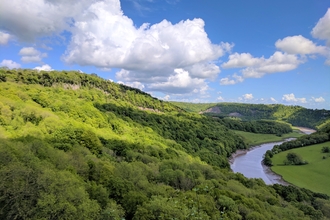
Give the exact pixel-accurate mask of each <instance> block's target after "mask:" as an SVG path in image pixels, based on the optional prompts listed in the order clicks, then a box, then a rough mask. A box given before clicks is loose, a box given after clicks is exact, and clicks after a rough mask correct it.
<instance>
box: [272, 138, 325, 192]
mask: <svg viewBox="0 0 330 220" xmlns="http://www.w3.org/2000/svg"><path fill="white" fill-rule="evenodd" d="M326 146H329V147H330V142H326V143H322V144H315V145H311V146H307V147H302V148H296V149H292V150H288V151H284V152H281V153H279V154H276V155H274V157H273V158H272V161H273V164H274V166H272V167H271V169H272V170H273V171H274V172H275V173H277V174H279V175H281V176H282V177H283V179H284V180H285V181H287V182H289V183H292V184H294V185H296V186H298V187H302V188H306V189H310V190H312V191H315V192H321V193H326V194H328V195H330V183H329V182H330V172H329V168H330V154H329V153H328V154H325V153H322V152H321V149H322V147H326ZM289 152H294V153H296V154H298V155H300V156H301V157H302V158H303V160H306V161H307V162H308V164H307V165H302V166H294V165H291V166H284V165H283V161H284V160H285V158H286V155H287V154H288V153H289ZM323 156H325V157H326V159H323Z"/></svg>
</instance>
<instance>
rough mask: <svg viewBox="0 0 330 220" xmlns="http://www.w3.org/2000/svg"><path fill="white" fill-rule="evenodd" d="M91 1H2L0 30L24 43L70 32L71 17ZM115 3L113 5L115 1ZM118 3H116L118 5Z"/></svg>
mask: <svg viewBox="0 0 330 220" xmlns="http://www.w3.org/2000/svg"><path fill="white" fill-rule="evenodd" d="M91 2H93V1H92V0H80V1H64V0H29V1H26V0H4V1H2V4H1V7H0V28H1V29H3V30H6V31H7V32H8V33H10V34H12V35H14V36H16V37H17V38H18V40H20V41H23V42H30V43H31V42H34V41H35V40H36V39H37V38H40V37H44V36H52V35H54V34H55V35H57V34H60V33H61V32H63V31H64V30H70V26H72V25H73V22H74V17H75V16H76V15H78V14H84V15H85V16H95V15H90V14H88V13H84V8H86V7H87V6H88V5H90V4H91ZM114 3H116V2H114ZM118 4H119V2H118Z"/></svg>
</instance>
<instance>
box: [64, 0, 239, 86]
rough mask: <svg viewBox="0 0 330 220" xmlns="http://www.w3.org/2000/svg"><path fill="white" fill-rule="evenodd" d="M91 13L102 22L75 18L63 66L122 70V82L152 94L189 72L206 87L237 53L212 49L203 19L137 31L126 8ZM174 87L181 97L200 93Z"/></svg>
mask: <svg viewBox="0 0 330 220" xmlns="http://www.w3.org/2000/svg"><path fill="white" fill-rule="evenodd" d="M86 12H88V13H91V14H96V15H97V17H96V18H94V19H92V20H91V19H86V17H84V16H76V17H75V21H76V23H75V27H74V28H72V30H71V32H72V39H71V42H70V45H69V46H68V48H67V50H66V53H65V55H64V56H63V60H64V61H65V62H67V63H69V64H79V65H92V66H96V67H99V68H121V71H119V72H118V73H117V74H116V77H117V79H118V80H121V81H123V82H125V83H128V82H135V81H138V82H141V83H144V84H145V85H146V87H147V88H148V89H150V90H158V89H160V90H161V91H165V88H170V87H169V83H172V84H173V83H174V82H173V81H168V80H172V78H173V72H175V71H174V70H176V69H182V70H184V71H186V72H187V73H188V75H189V79H190V80H191V81H189V82H198V84H200V83H201V82H202V83H203V84H204V83H205V80H204V79H215V78H216V77H217V75H218V74H219V73H220V69H219V67H218V66H217V65H216V64H215V62H214V61H216V60H217V59H218V58H219V57H221V56H223V55H224V53H226V52H229V51H230V50H231V48H232V47H233V44H229V43H223V42H222V43H220V44H212V43H211V41H210V39H209V38H208V36H207V34H206V32H205V30H204V25H205V24H204V21H203V20H202V19H193V20H185V21H180V22H178V23H176V24H172V23H171V22H169V21H167V20H163V21H161V22H160V23H156V24H153V25H149V24H143V25H142V26H141V27H138V28H137V27H136V26H134V24H133V21H132V20H131V19H130V18H128V17H126V16H125V15H123V12H122V11H121V8H120V4H112V2H110V1H102V2H95V3H93V4H91V5H90V6H89V7H88V8H87V9H86ZM193 84H194V83H193ZM180 86H182V89H181V90H180V89H179V87H180ZM174 87H175V88H176V92H179V91H182V92H185V91H190V90H192V91H193V90H194V88H191V89H190V88H187V87H186V85H185V84H182V83H181V84H177V83H176V84H175V86H174ZM204 88H205V87H204ZM170 92H172V91H170Z"/></svg>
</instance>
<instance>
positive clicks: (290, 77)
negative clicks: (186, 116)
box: [0, 0, 330, 109]
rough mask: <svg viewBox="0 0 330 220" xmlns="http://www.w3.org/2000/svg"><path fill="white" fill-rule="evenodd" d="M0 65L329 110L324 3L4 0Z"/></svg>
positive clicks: (165, 92) (329, 19) (201, 97)
mask: <svg viewBox="0 0 330 220" xmlns="http://www.w3.org/2000/svg"><path fill="white" fill-rule="evenodd" d="M0 66H7V67H8V68H37V69H40V70H46V71H49V70H81V71H83V72H85V73H96V74H97V75H99V76H101V77H103V78H105V79H111V80H113V81H115V82H119V83H123V84H126V85H129V86H133V87H136V88H139V89H141V90H143V91H146V92H148V93H150V94H152V95H153V96H155V97H157V98H160V99H164V100H174V101H189V102H244V103H265V104H273V103H281V104H286V105H301V106H304V107H307V108H313V109H315V108H317V109H322V108H325V109H330V1H329V0H317V1H315V0H304V1H295V0H292V1H284V0H277V1H265V0H249V1H246V0H222V1H218V0H204V1H202V0H189V1H188V0H121V1H119V0H81V1H76V2H72V1H65V0H3V1H1V3H0Z"/></svg>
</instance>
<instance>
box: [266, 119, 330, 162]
mask: <svg viewBox="0 0 330 220" xmlns="http://www.w3.org/2000/svg"><path fill="white" fill-rule="evenodd" d="M329 125H330V123H327V124H326V125H324V126H323V128H322V129H321V130H320V131H317V132H315V133H312V134H309V135H304V136H301V137H298V138H297V139H295V140H292V141H287V142H284V143H282V144H280V145H274V147H273V148H272V149H271V150H268V151H267V152H266V154H265V156H264V159H263V163H264V164H265V165H267V166H272V165H273V164H272V160H271V158H272V157H273V156H274V154H278V153H280V152H282V151H287V150H290V149H294V148H300V147H305V146H309V145H313V144H320V143H324V142H327V141H330V129H329V128H330V126H329Z"/></svg>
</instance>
